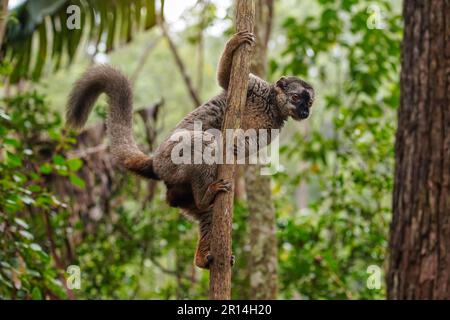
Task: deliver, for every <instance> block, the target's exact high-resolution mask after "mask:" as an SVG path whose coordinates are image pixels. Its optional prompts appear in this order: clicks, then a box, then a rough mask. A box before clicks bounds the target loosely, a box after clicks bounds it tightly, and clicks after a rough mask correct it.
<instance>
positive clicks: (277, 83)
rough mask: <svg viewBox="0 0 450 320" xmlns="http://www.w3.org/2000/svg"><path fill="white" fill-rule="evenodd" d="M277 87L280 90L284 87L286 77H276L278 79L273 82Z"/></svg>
mask: <svg viewBox="0 0 450 320" xmlns="http://www.w3.org/2000/svg"><path fill="white" fill-rule="evenodd" d="M275 85H276V86H277V87H278V88H280V89H281V90H284V89H286V85H287V78H286V77H281V78H280V79H278V81H277V82H276V84H275Z"/></svg>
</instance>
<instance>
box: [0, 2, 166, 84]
mask: <svg viewBox="0 0 450 320" xmlns="http://www.w3.org/2000/svg"><path fill="white" fill-rule="evenodd" d="M157 1H159V8H160V14H162V9H163V6H164V0H27V1H25V2H24V3H22V4H21V5H20V6H18V7H16V8H14V9H13V10H12V11H10V13H9V16H10V19H9V21H8V24H7V29H6V35H5V40H4V42H3V45H2V48H1V52H0V56H1V57H3V58H4V59H5V60H6V61H8V62H10V63H11V64H12V66H13V67H14V72H13V74H12V75H11V78H10V82H11V83H16V82H17V81H19V80H20V79H33V80H38V79H39V78H40V77H41V75H42V72H43V70H44V66H46V64H47V63H49V61H50V60H51V62H52V67H53V70H57V69H59V68H60V67H61V65H62V62H65V63H67V64H70V63H72V62H73V60H74V57H75V56H76V53H77V50H78V48H79V46H80V44H81V43H82V39H83V38H84V37H86V38H87V40H88V41H90V42H91V45H93V46H95V49H96V52H97V51H99V46H100V45H101V44H104V45H105V46H106V51H107V52H108V51H111V50H113V49H114V48H115V47H117V45H118V44H122V43H127V42H130V41H131V40H132V39H133V36H134V35H135V34H136V32H137V31H139V30H148V29H150V28H152V27H153V26H155V25H156V17H157V12H156V11H157V10H156V2H157ZM72 5H76V6H78V7H79V8H80V13H81V15H80V21H81V28H80V29H76V28H75V29H69V28H68V26H67V21H68V19H69V17H71V16H72V15H73V12H71V11H70V10H69V13H68V8H69V6H72Z"/></svg>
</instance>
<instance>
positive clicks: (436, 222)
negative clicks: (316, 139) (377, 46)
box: [387, 0, 450, 299]
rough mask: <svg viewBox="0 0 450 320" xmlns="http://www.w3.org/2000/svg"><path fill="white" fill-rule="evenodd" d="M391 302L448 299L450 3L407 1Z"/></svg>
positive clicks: (391, 266)
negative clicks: (395, 300) (396, 300)
mask: <svg viewBox="0 0 450 320" xmlns="http://www.w3.org/2000/svg"><path fill="white" fill-rule="evenodd" d="M403 15H404V19H405V31H404V40H403V47H402V71H401V81H400V82H401V101H400V109H399V112H398V131H397V136H396V146H395V152H396V157H395V158H396V159H395V160H396V168H395V182H394V196H393V211H394V216H393V221H392V225H391V237H390V250H391V252H390V262H389V271H388V276H387V285H388V298H390V299H450V249H449V248H450V99H449V92H450V41H449V39H450V2H449V1H442V0H429V1H414V0H405V2H404V7H403Z"/></svg>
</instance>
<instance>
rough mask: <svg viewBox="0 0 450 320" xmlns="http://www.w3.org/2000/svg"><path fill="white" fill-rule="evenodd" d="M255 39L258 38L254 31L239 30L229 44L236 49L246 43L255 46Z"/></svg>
mask: <svg viewBox="0 0 450 320" xmlns="http://www.w3.org/2000/svg"><path fill="white" fill-rule="evenodd" d="M255 41H256V38H255V35H254V34H253V33H251V32H248V31H239V32H238V33H235V34H234V35H233V36H232V38H231V39H230V40H229V42H228V45H229V47H230V49H231V50H235V49H237V48H238V47H239V46H240V45H242V44H244V43H246V44H248V45H250V46H253V45H254V44H255Z"/></svg>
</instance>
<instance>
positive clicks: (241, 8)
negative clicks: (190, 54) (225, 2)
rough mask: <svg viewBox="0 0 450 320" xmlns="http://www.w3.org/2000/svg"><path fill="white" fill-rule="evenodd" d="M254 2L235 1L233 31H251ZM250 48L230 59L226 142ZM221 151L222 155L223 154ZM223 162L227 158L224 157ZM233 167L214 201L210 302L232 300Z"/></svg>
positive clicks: (226, 169)
mask: <svg viewBox="0 0 450 320" xmlns="http://www.w3.org/2000/svg"><path fill="white" fill-rule="evenodd" d="M254 10H255V9H254V3H253V1H252V0H237V1H236V30H237V31H238V32H239V31H245V30H248V31H253V20H254ZM250 59H251V55H250V47H249V45H245V46H241V47H239V48H238V49H237V50H236V52H235V53H234V56H233V66H232V68H231V76H230V84H229V87H228V96H227V103H228V106H227V110H226V112H225V117H224V120H223V124H222V134H223V138H224V143H223V146H226V143H225V137H226V134H225V130H226V129H237V128H240V123H241V115H242V112H243V110H244V108H245V102H246V99H247V87H248V75H249V73H250ZM226 151H227V150H226V148H224V153H225V152H226ZM223 159H226V156H225V155H224V157H223ZM234 175H235V165H234V164H227V165H225V164H223V165H219V168H218V179H224V180H228V181H231V182H232V183H233V191H232V192H228V193H219V194H218V195H217V197H216V200H215V202H214V210H213V218H212V231H211V255H212V257H213V261H212V264H211V273H210V291H209V297H210V299H216V300H224V299H227V300H228V299H230V298H231V264H230V261H231V225H232V216H233V198H234Z"/></svg>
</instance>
